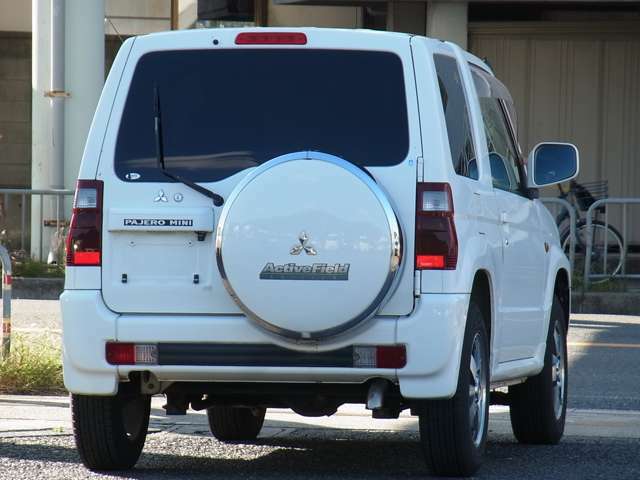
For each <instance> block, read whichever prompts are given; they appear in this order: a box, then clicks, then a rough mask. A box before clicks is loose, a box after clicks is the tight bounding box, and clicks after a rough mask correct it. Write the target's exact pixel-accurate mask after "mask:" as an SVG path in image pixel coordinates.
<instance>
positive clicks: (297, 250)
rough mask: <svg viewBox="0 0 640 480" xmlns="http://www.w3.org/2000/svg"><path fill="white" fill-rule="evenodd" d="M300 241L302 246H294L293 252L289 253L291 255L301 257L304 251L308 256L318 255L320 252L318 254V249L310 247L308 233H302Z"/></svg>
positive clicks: (299, 237)
mask: <svg viewBox="0 0 640 480" xmlns="http://www.w3.org/2000/svg"><path fill="white" fill-rule="evenodd" d="M298 241H299V242H300V245H294V246H293V247H291V250H290V251H289V253H290V254H291V255H300V254H301V253H302V251H303V250H304V253H306V254H307V255H317V254H318V252H316V249H315V248H313V246H312V245H309V235H307V232H302V233H300V236H298Z"/></svg>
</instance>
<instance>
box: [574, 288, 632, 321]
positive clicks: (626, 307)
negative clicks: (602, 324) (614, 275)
mask: <svg viewBox="0 0 640 480" xmlns="http://www.w3.org/2000/svg"><path fill="white" fill-rule="evenodd" d="M639 298H640V294H638V293H633V292H587V293H578V292H573V295H572V297H571V311H572V312H573V313H594V314H610V315H640V302H638V299H639Z"/></svg>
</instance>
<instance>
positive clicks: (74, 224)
mask: <svg viewBox="0 0 640 480" xmlns="http://www.w3.org/2000/svg"><path fill="white" fill-rule="evenodd" d="M102 185H103V184H102V181H100V180H78V183H77V185H76V194H75V196H74V197H73V213H72V215H71V225H70V226H69V234H68V235H67V242H66V246H67V265H68V266H71V267H99V266H100V265H101V264H102Z"/></svg>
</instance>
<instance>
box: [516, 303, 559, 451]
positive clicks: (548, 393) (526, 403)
mask: <svg viewBox="0 0 640 480" xmlns="http://www.w3.org/2000/svg"><path fill="white" fill-rule="evenodd" d="M556 335H558V336H559V337H558V339H559V349H560V350H562V351H561V356H560V357H559V358H560V362H562V368H563V375H562V377H561V378H558V377H559V375H558V370H556V369H555V367H554V363H555V362H554V359H555V360H556V361H557V359H558V357H557V356H556V355H557V350H558V348H556ZM568 365H569V363H568V358H567V335H566V328H565V320H564V310H563V308H562V305H561V303H560V301H559V300H558V297H557V296H555V295H554V298H553V306H552V307H551V319H550V321H549V332H548V334H547V349H546V352H545V356H544V367H543V368H542V371H541V372H540V373H539V374H538V375H536V376H535V377H530V378H528V379H527V381H526V382H524V383H522V384H520V385H514V386H511V387H509V404H510V416H511V427H512V428H513V434H514V435H515V437H516V438H517V439H518V441H519V442H520V443H527V444H547V445H553V444H556V443H558V442H559V441H560V439H561V438H562V435H563V433H564V424H565V418H566V414H567V384H568V378H569V375H568V374H569V370H568ZM556 387H561V388H562V389H563V390H562V398H561V399H559V400H556V398H557V395H558V390H557V388H556ZM556 405H557V407H556Z"/></svg>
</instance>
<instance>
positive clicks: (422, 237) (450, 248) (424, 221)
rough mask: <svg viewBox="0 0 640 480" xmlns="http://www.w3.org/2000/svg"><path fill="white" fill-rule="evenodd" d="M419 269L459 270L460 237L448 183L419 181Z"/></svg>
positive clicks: (417, 239) (417, 264) (417, 207)
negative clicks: (454, 220) (454, 221)
mask: <svg viewBox="0 0 640 480" xmlns="http://www.w3.org/2000/svg"><path fill="white" fill-rule="evenodd" d="M415 251H416V270H455V268H456V264H457V263H458V237H457V235H456V227H455V224H454V223H453V197H452V196H451V187H450V186H449V184H448V183H419V184H418V187H417V201H416V248H415Z"/></svg>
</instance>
